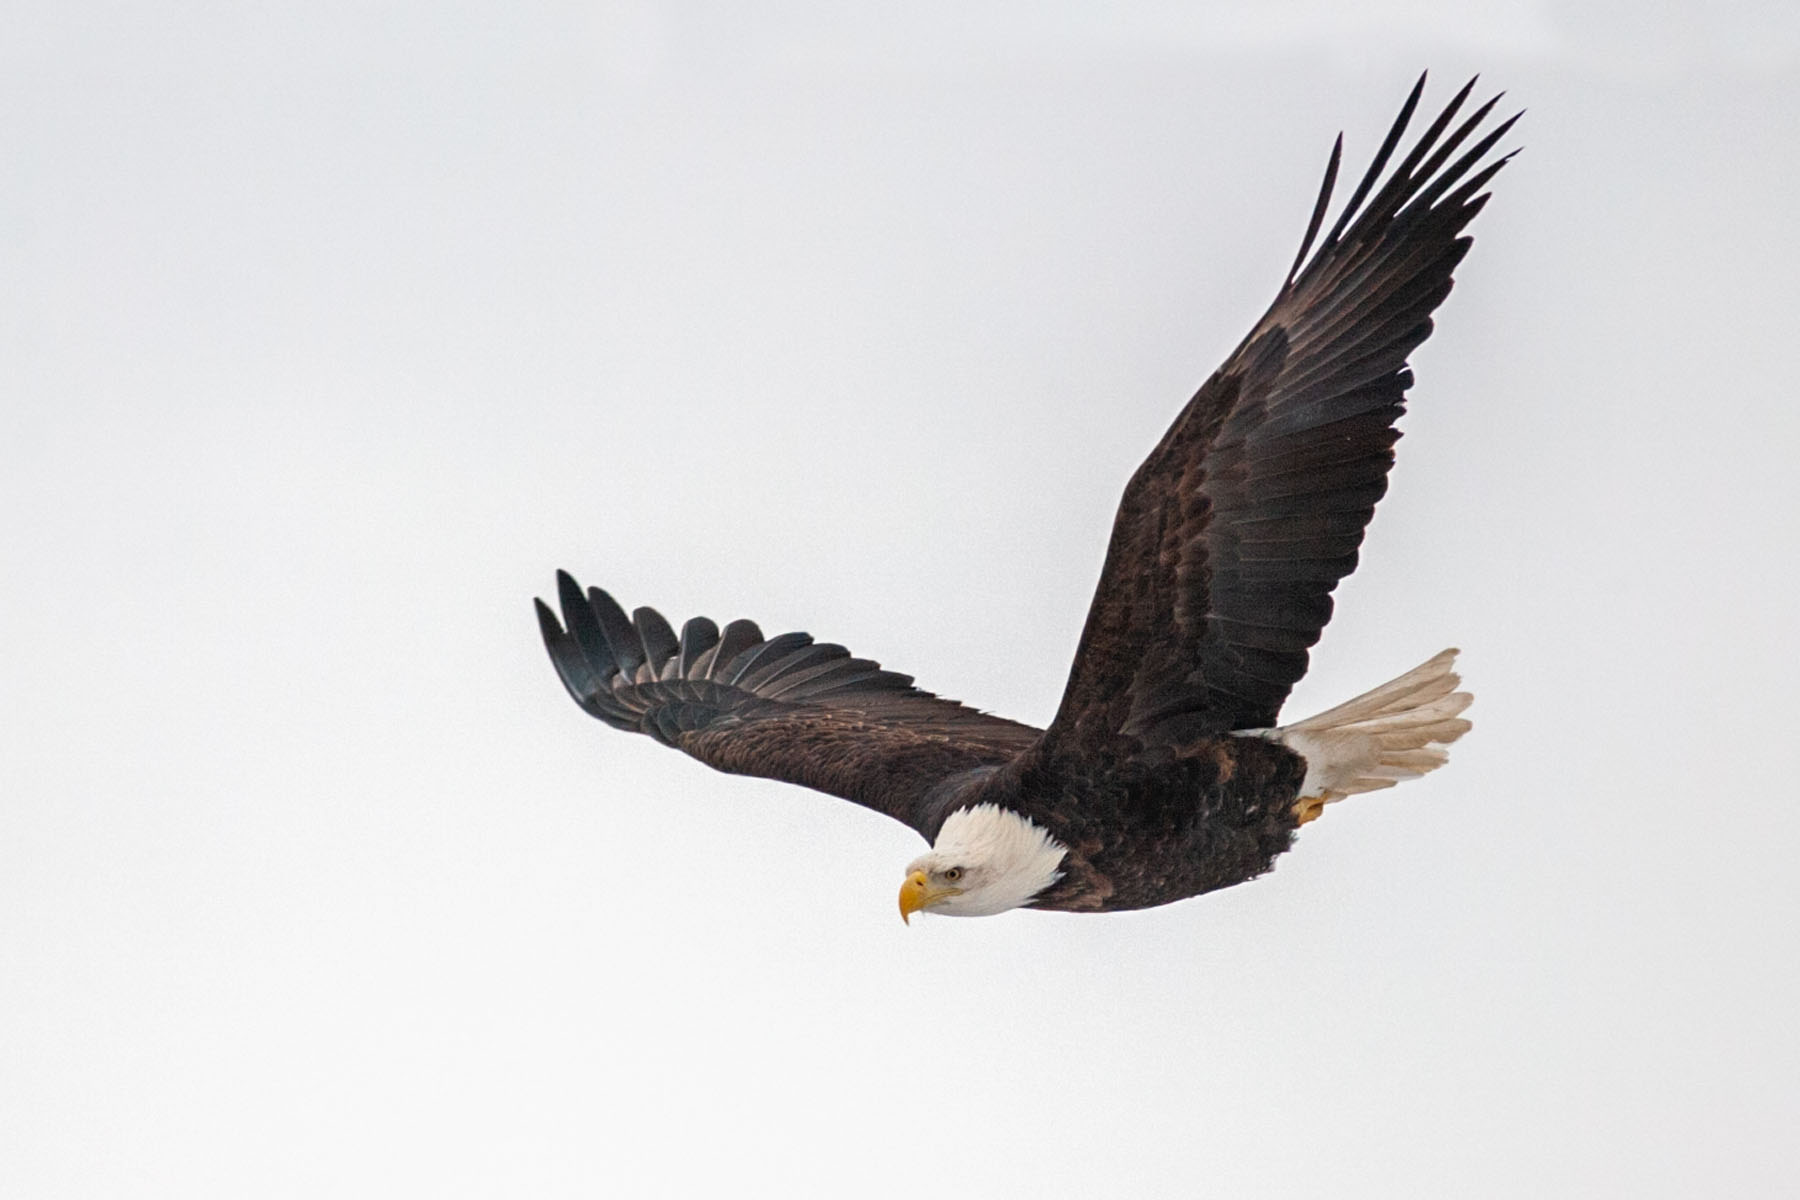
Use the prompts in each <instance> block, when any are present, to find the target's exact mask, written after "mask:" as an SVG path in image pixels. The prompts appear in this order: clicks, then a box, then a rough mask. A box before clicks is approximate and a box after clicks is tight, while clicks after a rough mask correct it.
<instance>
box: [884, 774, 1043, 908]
mask: <svg viewBox="0 0 1800 1200" xmlns="http://www.w3.org/2000/svg"><path fill="white" fill-rule="evenodd" d="M1068 852H1069V848H1068V847H1067V846H1064V845H1063V844H1062V843H1061V842H1059V841H1057V840H1056V839H1055V838H1053V837H1051V836H1050V835H1049V834H1048V833H1046V832H1045V831H1044V830H1043V829H1041V828H1039V827H1038V826H1037V825H1034V824H1032V823H1031V822H1030V821H1029V820H1027V819H1026V818H1024V817H1021V816H1020V815H1019V814H1018V813H1016V812H1013V811H1012V810H1011V809H1007V808H1001V807H1000V806H999V805H997V804H978V805H976V806H975V807H974V808H959V809H957V810H956V811H955V812H953V813H951V814H950V815H949V817H947V818H946V819H945V821H944V827H943V828H942V829H940V830H938V836H937V841H936V842H935V843H934V844H933V845H932V847H931V850H930V851H929V852H928V853H925V854H921V855H920V856H919V857H917V858H915V859H913V860H912V862H911V863H910V864H909V865H908V866H907V868H906V882H905V883H903V884H901V885H900V916H901V919H903V920H905V921H906V922H907V923H908V924H911V923H912V915H913V914H914V913H916V912H925V911H929V912H934V913H943V914H944V915H945V916H950V917H990V916H992V915H994V914H995V913H1002V912H1005V911H1006V910H1007V909H1009V908H1017V907H1019V905H1021V904H1024V903H1025V902H1026V901H1027V900H1030V899H1031V898H1032V897H1033V896H1035V895H1037V894H1038V893H1039V892H1041V891H1043V890H1044V889H1045V888H1047V887H1049V886H1050V885H1051V884H1053V883H1055V882H1056V881H1057V880H1058V879H1061V878H1062V872H1061V871H1060V870H1058V868H1059V867H1060V866H1061V865H1062V860H1063V856H1064V855H1065V854H1067V853H1068Z"/></svg>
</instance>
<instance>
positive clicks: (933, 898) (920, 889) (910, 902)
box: [900, 871, 962, 925]
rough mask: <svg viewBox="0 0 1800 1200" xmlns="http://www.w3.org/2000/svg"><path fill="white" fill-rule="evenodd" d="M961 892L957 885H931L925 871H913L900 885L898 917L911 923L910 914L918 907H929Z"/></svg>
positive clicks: (917, 909) (916, 910)
mask: <svg viewBox="0 0 1800 1200" xmlns="http://www.w3.org/2000/svg"><path fill="white" fill-rule="evenodd" d="M961 894H962V889H961V888H958V887H932V886H931V880H930V879H928V878H926V876H925V872H923V871H914V872H913V873H912V874H911V875H908V876H907V877H906V882H905V883H903V884H901V885H900V919H901V920H902V921H905V922H906V923H907V924H908V925H911V924H912V915H913V914H914V913H916V912H918V911H919V910H920V909H925V908H930V907H931V906H932V905H934V904H936V903H937V902H938V901H939V900H942V899H944V898H945V897H948V896H960V895H961Z"/></svg>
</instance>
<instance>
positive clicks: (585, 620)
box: [537, 571, 1040, 838]
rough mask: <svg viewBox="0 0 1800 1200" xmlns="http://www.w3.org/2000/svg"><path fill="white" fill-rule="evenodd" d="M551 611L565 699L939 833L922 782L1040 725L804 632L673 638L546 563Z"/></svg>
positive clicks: (702, 633) (643, 615)
mask: <svg viewBox="0 0 1800 1200" xmlns="http://www.w3.org/2000/svg"><path fill="white" fill-rule="evenodd" d="M556 582H557V591H558V598H559V600H560V602H561V606H562V621H560V622H559V621H558V620H557V619H556V615H555V614H554V613H553V612H551V611H550V608H549V606H548V605H546V604H545V603H544V602H543V601H542V600H539V601H537V614H538V624H539V626H540V627H541V628H542V630H543V634H544V645H545V647H546V648H548V649H549V651H550V661H551V662H552V663H554V664H555V666H556V672H557V674H558V675H560V676H561V677H562V681H563V686H565V687H567V688H568V689H569V695H571V696H573V697H574V698H575V703H577V704H579V705H581V707H582V708H583V709H585V710H586V711H587V712H588V713H589V714H591V715H592V716H595V717H598V718H599V719H600V720H602V721H605V722H606V723H607V724H608V725H611V726H612V727H613V728H615V729H624V730H628V731H631V732H635V733H647V734H649V735H650V736H651V737H653V738H655V739H656V740H657V741H659V742H661V743H663V744H664V745H665V746H673V747H675V748H676V749H677V750H681V751H684V752H685V753H687V754H690V755H692V756H693V757H695V758H697V759H699V760H700V761H701V762H703V763H706V764H707V765H708V766H711V767H716V768H717V769H719V770H721V771H728V772H731V773H732V774H735V775H760V776H762V777H764V778H766V779H779V780H783V781H784V782H787V783H797V784H800V785H801V786H803V787H809V788H814V789H816V790H818V791H821V792H826V793H829V794H830V795H833V796H841V797H843V798H844V799H845V800H853V801H855V802H856V803H858V804H861V805H864V806H865V807H868V808H872V809H874V810H875V811H876V812H881V813H886V814H887V815H888V816H890V817H893V818H894V819H895V820H897V821H901V822H903V823H905V824H907V825H910V826H912V827H913V828H914V829H917V830H919V831H920V832H921V833H923V834H925V836H926V837H927V838H930V837H932V836H934V835H935V834H936V832H937V830H936V822H937V817H938V815H939V814H938V812H937V811H936V809H935V808H934V807H933V806H932V805H931V804H930V803H929V800H930V798H931V792H932V788H933V787H934V786H935V785H937V784H940V783H942V782H944V781H945V780H947V779H950V778H951V777H953V776H956V775H959V774H961V773H962V772H964V771H968V770H971V769H973V768H976V767H984V766H993V765H997V764H999V763H1003V762H1006V761H1008V760H1009V759H1011V758H1013V757H1015V756H1016V755H1017V754H1018V753H1019V752H1020V751H1021V750H1023V749H1025V748H1026V747H1028V746H1031V745H1032V744H1034V743H1035V742H1036V741H1037V739H1038V737H1039V735H1040V731H1039V730H1036V729H1033V728H1031V727H1030V726H1029V725H1021V724H1019V723H1018V722H1016V721H1008V720H1005V719H1004V718H1001V717H991V716H988V715H987V714H986V713H982V712H978V711H976V710H975V709H972V708H968V707H965V706H964V705H961V704H958V703H957V702H956V701H954V700H943V699H940V698H938V697H936V696H933V695H932V694H931V693H930V692H925V691H920V690H919V689H918V688H916V687H913V686H912V677H911V676H908V675H900V674H897V673H895V672H893V671H884V670H882V669H881V668H880V666H879V665H878V664H876V663H873V662H870V661H869V660H868V659H864V658H853V657H851V655H850V652H849V651H848V650H846V649H844V648H843V647H842V646H835V645H831V644H829V643H821V642H815V641H813V640H812V638H811V637H810V636H808V635H807V634H804V633H784V634H782V635H781V636H779V637H773V638H765V637H763V635H762V631H761V630H760V629H758V628H757V627H756V625H755V624H754V623H753V622H750V621H733V622H731V624H729V625H727V626H725V628H724V629H723V630H721V629H720V628H719V627H718V626H717V625H715V624H714V623H713V622H711V621H709V620H707V619H706V618H705V617H695V618H694V619H693V620H691V621H689V622H688V623H687V624H686V625H684V626H682V629H681V634H680V636H679V637H678V636H676V634H675V631H674V630H673V629H672V628H670V626H669V623H668V622H667V621H665V620H664V619H663V618H662V615H661V614H660V613H658V612H657V611H656V610H655V609H653V608H640V609H638V610H637V611H636V612H634V613H632V615H631V616H630V617H627V616H626V615H625V612H624V610H623V609H621V608H620V607H619V605H618V603H617V602H616V601H614V600H613V598H612V597H611V596H609V595H607V594H606V593H605V592H603V591H601V590H600V589H599V588H590V589H588V591H587V593H586V595H583V594H582V590H581V587H580V585H579V584H577V583H576V582H575V581H574V580H573V579H572V578H570V577H569V575H568V574H567V573H565V572H560V571H559V572H557V576H556Z"/></svg>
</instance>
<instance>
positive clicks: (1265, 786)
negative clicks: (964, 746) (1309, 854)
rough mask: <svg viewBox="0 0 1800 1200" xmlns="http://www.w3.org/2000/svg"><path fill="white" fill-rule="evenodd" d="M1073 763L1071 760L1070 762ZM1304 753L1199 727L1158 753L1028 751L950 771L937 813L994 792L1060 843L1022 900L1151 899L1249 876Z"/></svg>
mask: <svg viewBox="0 0 1800 1200" xmlns="http://www.w3.org/2000/svg"><path fill="white" fill-rule="evenodd" d="M1072 768H1073V769H1072ZM1305 774H1306V763H1305V761H1304V760H1303V759H1302V758H1301V757H1300V756H1299V755H1298V754H1295V753H1294V752H1293V751H1291V750H1289V749H1288V748H1287V747H1285V746H1282V745H1280V744H1278V743H1276V742H1272V741H1269V740H1267V739H1265V738H1261V737H1255V736H1247V737H1246V736H1225V737H1219V738H1207V739H1205V740H1203V741H1201V742H1199V743H1197V744H1196V745H1194V746H1193V747H1191V748H1190V749H1188V750H1186V751H1183V752H1182V753H1180V754H1178V755H1175V756H1172V757H1168V758H1166V759H1164V760H1163V761H1161V762H1148V761H1145V760H1143V759H1142V758H1137V757H1127V758H1122V759H1120V760H1118V761H1115V762H1112V763H1107V764H1104V765H1102V764H1099V763H1086V764H1071V765H1064V766H1060V767H1059V766H1058V765H1056V764H1054V763H1050V762H1045V761H1043V760H1042V759H1041V758H1040V757H1039V756H1037V755H1033V754H1027V755H1024V756H1023V757H1022V758H1021V759H1020V760H1019V761H1017V762H1014V763H1009V764H1007V765H1005V766H1002V767H998V768H994V769H992V770H980V771H973V772H970V773H969V775H968V776H967V777H964V778H960V779H957V780H955V781H950V782H949V786H946V787H945V788H944V789H943V790H942V792H941V793H940V795H939V796H938V797H935V798H934V807H935V808H936V809H937V812H936V818H935V821H934V823H933V827H932V828H930V829H928V830H926V831H924V832H925V833H926V836H927V837H928V838H932V839H934V840H935V838H936V834H937V827H939V826H941V825H942V823H943V820H944V818H945V817H948V816H949V815H950V813H952V812H954V811H956V810H957V809H959V808H963V807H972V806H974V805H977V804H997V805H1000V806H1001V807H1003V808H1008V809H1011V810H1012V811H1014V812H1016V813H1018V814H1020V815H1021V816H1025V817H1029V818H1030V819H1031V820H1032V821H1034V822H1035V823H1036V824H1038V825H1039V826H1040V827H1042V828H1043V829H1044V830H1046V831H1047V832H1049V833H1050V835H1051V836H1052V837H1054V838H1056V840H1057V841H1059V842H1061V843H1062V844H1063V845H1064V846H1067V847H1068V849H1069V854H1068V857H1067V858H1066V859H1064V861H1063V866H1062V878H1061V879H1060V880H1058V881H1057V882H1056V883H1055V884H1052V885H1051V886H1050V887H1049V888H1048V889H1047V890H1045V891H1044V892H1041V893H1040V894H1039V895H1038V896H1037V897H1036V898H1034V899H1033V900H1032V901H1031V903H1030V905H1029V907H1031V908H1040V909H1051V910H1055V911H1060V912H1118V911H1121V910H1124V909H1133V908H1153V907H1155V906H1157V905H1159V904H1169V903H1171V902H1173V901H1176V900H1185V899H1187V898H1188V897H1189V896H1198V895H1200V894H1201V893H1202V892H1210V891H1213V890H1215V889H1217V888H1222V887H1230V886H1231V885H1232V884H1234V883H1242V882H1244V881H1245V880H1247V879H1254V878H1255V877H1256V876H1258V875H1261V874H1262V873H1263V872H1265V871H1267V870H1268V869H1269V868H1270V867H1271V866H1272V865H1274V862H1275V858H1276V856H1277V855H1279V854H1281V852H1282V851H1284V850H1286V849H1288V847H1289V846H1291V845H1292V844H1293V840H1294V830H1295V829H1296V827H1297V826H1298V817H1297V815H1296V813H1295V811H1294V801H1295V800H1296V798H1297V797H1298V796H1299V793H1300V783H1301V780H1302V778H1303V777H1304V776H1305Z"/></svg>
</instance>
